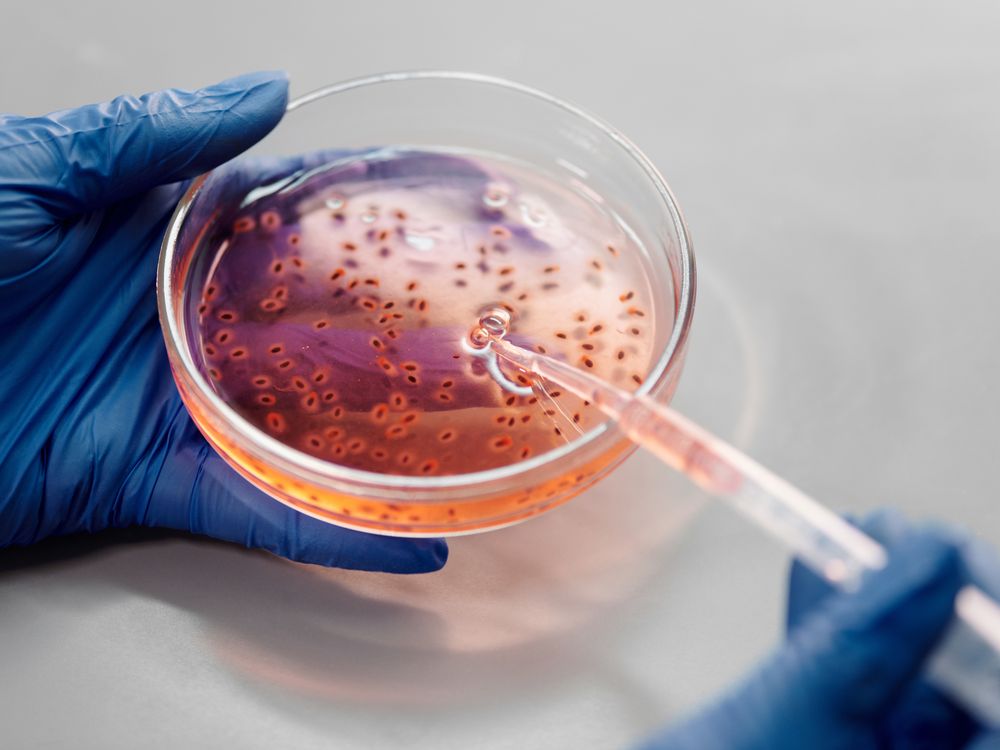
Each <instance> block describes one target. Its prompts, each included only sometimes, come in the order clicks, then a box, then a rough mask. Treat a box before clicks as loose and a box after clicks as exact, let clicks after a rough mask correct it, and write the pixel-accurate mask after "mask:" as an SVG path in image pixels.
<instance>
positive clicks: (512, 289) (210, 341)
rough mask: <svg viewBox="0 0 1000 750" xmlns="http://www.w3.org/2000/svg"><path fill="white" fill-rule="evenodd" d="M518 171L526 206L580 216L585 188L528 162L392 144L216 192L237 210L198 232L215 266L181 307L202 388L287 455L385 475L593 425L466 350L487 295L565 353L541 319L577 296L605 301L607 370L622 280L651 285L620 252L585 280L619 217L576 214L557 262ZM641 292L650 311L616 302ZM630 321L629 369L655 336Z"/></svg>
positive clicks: (559, 324) (575, 351)
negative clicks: (258, 189)
mask: <svg viewBox="0 0 1000 750" xmlns="http://www.w3.org/2000/svg"><path fill="white" fill-rule="evenodd" d="M501 173H502V174H503V178H502V182H503V184H504V185H507V186H511V187H510V190H511V194H510V196H509V198H510V201H511V204H510V205H509V206H507V207H506V208H504V207H501V206H499V205H498V206H492V207H491V206H488V205H487V206H484V203H483V201H484V199H485V200H487V201H490V200H492V201H493V202H495V203H498V202H499V201H498V200H497V199H496V196H495V195H494V194H493V193H492V192H491V191H492V190H493V188H492V187H491V186H492V185H494V184H495V183H496V182H497V179H498V178H497V175H498V174H501ZM514 177H518V178H519V179H514ZM532 180H534V182H533V183H532ZM519 182H524V183H525V184H528V183H531V184H530V185H528V186H529V187H530V189H531V191H532V195H533V196H534V197H533V198H532V200H535V201H537V199H538V198H537V196H538V195H543V197H544V196H548V198H549V201H550V203H553V204H555V203H558V202H559V201H561V202H562V205H563V206H564V208H565V210H566V212H567V215H570V214H572V213H573V212H584V208H582V207H581V205H582V204H581V205H577V203H578V202H579V201H581V200H582V199H581V198H580V197H579V196H575V195H574V194H572V193H570V192H569V191H568V190H566V189H565V188H562V187H559V186H558V185H557V184H556V183H552V182H549V181H547V178H542V177H539V176H538V175H536V174H533V173H531V172H530V171H525V170H524V168H515V167H514V166H512V165H511V164H509V163H506V162H492V161H490V160H488V159H485V158H484V159H481V160H480V159H477V160H475V161H474V160H471V159H468V158H465V157H459V156H453V155H444V154H438V153H431V152H413V151H401V150H386V151H383V152H366V153H364V154H361V155H359V156H358V157H357V158H356V160H355V161H353V162H348V163H344V162H343V161H341V162H335V163H333V164H331V165H329V167H321V166H317V165H313V167H312V170H311V171H309V172H304V173H302V174H301V175H299V176H298V177H297V178H296V179H293V180H286V182H285V183H283V184H288V185H291V187H286V188H283V189H281V190H276V191H271V192H269V193H267V194H266V195H265V196H264V197H263V198H259V199H257V200H244V198H245V197H246V194H244V195H243V196H230V198H231V199H232V201H233V205H238V206H239V207H238V208H236V209H234V208H233V207H232V206H231V205H228V204H227V205H225V206H222V207H220V209H219V211H218V213H217V214H216V215H217V216H220V217H226V220H227V221H228V222H229V223H228V225H227V226H219V227H215V228H214V230H213V231H212V232H206V233H205V235H204V236H205V240H204V242H205V243H206V247H204V248H203V250H204V252H205V253H207V254H209V255H211V257H215V258H216V260H215V262H214V263H213V264H212V271H211V277H210V278H208V279H206V283H205V285H204V288H205V291H204V294H203V296H202V298H201V299H199V300H197V301H196V304H195V305H194V306H193V307H192V313H193V317H192V318H191V320H190V321H189V322H190V324H191V329H192V330H193V331H195V332H196V334H195V335H196V339H197V340H198V343H199V348H200V351H201V352H203V354H204V362H205V364H204V365H203V369H204V371H205V372H206V374H207V375H208V376H209V378H210V379H211V382H212V385H213V387H214V389H215V390H216V391H217V393H218V394H219V395H220V396H221V397H222V398H223V399H224V400H225V401H227V402H228V403H229V404H230V406H232V407H233V408H234V409H235V410H236V411H237V412H239V413H240V414H241V415H242V416H243V417H245V418H246V419H248V420H249V421H250V422H251V423H253V424H254V425H256V426H257V427H259V428H260V429H261V430H263V431H265V432H267V433H268V434H270V435H272V436H274V437H276V438H278V439H280V440H282V441H284V442H286V443H288V444H289V445H291V446H293V447H295V448H297V449H299V450H302V451H304V452H307V453H309V454H311V455H314V456H317V457H319V458H322V459H325V460H329V461H333V462H336V463H341V464H344V465H348V466H352V467H355V468H362V469H368V470H371V471H377V472H383V473H385V472H390V473H402V474H412V475H419V476H427V475H435V474H454V473H461V472H466V471H476V470H483V469H489V468H495V467H498V466H502V465H505V464H509V463H512V462H516V461H519V460H524V459H525V458H527V457H529V456H533V455H537V454H539V453H543V452H545V451H547V450H550V449H552V448H554V447H557V446H558V445H560V444H561V443H563V442H565V440H567V439H570V438H571V437H572V436H574V435H577V434H579V433H580V430H581V429H585V428H586V427H587V426H591V425H593V424H596V423H597V422H599V421H600V417H599V415H597V414H596V413H593V410H590V409H588V408H586V407H583V406H581V405H580V404H577V403H572V404H566V405H565V407H564V408H563V409H561V410H556V409H550V408H549V400H545V399H543V400H539V398H536V397H526V396H521V395H512V394H511V393H509V392H507V391H505V390H503V389H502V388H501V387H500V386H499V385H498V384H497V383H496V382H495V381H494V380H493V378H492V377H491V376H490V375H489V373H488V372H487V370H486V368H485V366H484V364H483V361H482V360H481V359H479V358H474V357H470V356H469V355H468V354H467V353H466V352H465V350H464V349H463V347H462V342H463V340H464V339H465V337H466V336H467V335H468V332H469V329H470V326H471V325H472V324H473V323H475V321H476V320H477V319H478V317H479V315H480V314H481V311H482V310H483V309H487V308H490V307H498V306H499V307H504V308H505V309H507V310H509V311H511V313H512V315H513V317H514V321H515V322H514V326H513V328H512V330H511V339H512V340H515V341H517V342H518V343H521V342H524V343H528V344H530V345H534V344H539V345H544V348H546V350H547V351H549V352H550V353H553V354H555V355H556V356H561V357H563V358H564V359H566V360H567V361H573V358H574V357H579V352H580V350H579V348H578V347H579V342H577V341H575V340H573V339H572V338H567V339H565V340H563V339H560V338H557V337H556V336H555V332H556V331H560V330H572V328H573V326H574V325H575V322H574V321H573V320H572V318H571V316H572V314H573V313H574V311H576V310H578V309H579V306H580V300H581V294H586V295H587V300H588V306H589V307H590V308H591V309H592V310H593V318H594V320H595V321H596V320H597V318H598V317H599V316H600V315H601V314H602V312H603V313H604V315H605V317H606V318H607V320H608V323H609V324H608V325H607V326H601V327H599V328H596V330H594V328H595V327H594V326H592V327H591V331H590V333H588V334H587V337H588V338H587V340H588V341H590V340H593V342H594V343H595V346H594V348H593V349H588V350H586V351H587V355H588V358H589V359H590V361H591V365H589V366H590V367H591V368H593V369H594V371H595V372H598V373H600V371H601V369H602V368H604V367H607V368H608V373H609V376H611V377H613V375H612V373H611V369H610V368H611V366H610V363H611V362H612V358H613V357H614V353H615V352H617V351H621V350H622V347H621V346H619V345H618V344H619V343H620V341H619V339H620V338H622V336H621V335H619V334H618V333H617V327H618V325H617V323H616V320H615V317H614V316H615V315H617V314H619V313H621V312H622V310H620V309H619V308H621V303H620V302H619V301H618V300H617V294H619V293H620V289H621V288H629V289H640V290H641V289H646V288H647V287H648V285H644V284H643V283H641V279H640V280H637V279H636V278H634V277H635V274H636V273H637V269H638V272H641V265H640V263H639V261H638V258H640V256H641V253H640V252H634V253H632V254H634V256H635V259H636V260H635V262H634V263H633V266H632V267H630V268H629V269H626V270H629V273H628V274H625V275H624V278H619V279H617V283H614V284H612V283H609V284H607V285H605V286H604V287H603V288H602V289H595V288H593V285H592V284H591V283H590V282H589V281H588V280H587V279H588V278H589V275H592V274H593V272H594V271H593V267H592V265H591V262H592V261H591V259H590V258H589V257H583V256H581V257H580V258H579V259H578V258H577V255H580V247H581V246H582V245H583V243H584V241H586V242H590V244H592V245H593V246H594V250H593V252H594V254H595V257H596V254H598V253H600V252H602V250H603V248H604V246H605V244H608V243H607V240H606V238H607V237H612V238H614V247H615V248H616V252H617V253H618V254H617V255H616V256H615V258H616V259H617V260H618V262H619V264H621V265H623V268H624V264H622V263H621V261H622V260H623V258H622V257H620V256H626V257H627V255H628V254H629V253H630V252H632V251H634V250H635V248H633V247H632V246H631V245H629V243H628V241H627V239H623V238H622V237H621V236H620V235H619V234H616V232H618V231H619V230H617V228H616V227H617V225H616V224H615V220H614V218H613V217H610V216H606V215H604V214H602V213H600V212H597V213H594V211H593V210H592V209H589V208H588V209H587V211H589V213H586V212H584V213H586V221H582V222H581V223H580V226H579V227H578V229H579V232H578V234H579V237H577V238H576V239H575V240H574V243H573V253H574V255H573V256H571V257H564V253H563V252H562V251H561V249H560V248H561V246H562V243H563V240H562V239H559V244H558V246H557V245H556V244H550V239H551V238H550V237H549V236H548V235H546V233H545V231H544V228H542V229H539V227H536V226H527V225H525V224H523V223H522V222H521V221H520V219H519V217H518V215H517V214H516V212H514V211H513V210H512V206H513V202H514V201H516V199H517V195H516V193H517V189H518V188H517V186H518V184H519ZM264 192H267V191H264ZM220 194H221V193H220ZM574 201H576V202H574ZM582 215H583V213H581V216H582ZM563 218H564V219H565V217H563ZM563 223H564V224H565V225H570V224H571V223H572V222H569V221H565V220H564V222H563ZM595 236H596V237H598V238H599V239H598V240H593V239H592V238H593V237H595ZM603 253H604V254H603V255H601V256H600V257H602V258H603V259H606V258H607V256H608V251H606V250H603ZM621 270H622V269H619V276H621V275H622V274H621V273H620V271H621ZM637 294H638V293H637ZM640 302H641V303H642V304H644V305H647V306H648V305H649V302H648V300H645V301H643V300H630V303H629V304H631V305H636V304H638V303H640ZM199 308H200V310H199ZM195 311H199V312H200V314H194V313H195ZM605 311H606V312H605ZM632 319H633V320H636V318H634V317H633V318H632ZM639 325H640V324H639V323H635V324H630V329H629V330H628V331H627V332H626V333H625V334H624V337H626V338H628V339H629V341H628V344H629V347H630V348H629V352H630V354H629V365H630V367H629V370H628V372H627V373H625V374H624V375H623V376H622V378H623V379H627V380H628V381H629V382H631V375H633V374H634V373H635V372H636V371H637V368H641V366H642V363H643V353H642V351H641V350H642V346H641V345H642V343H643V337H644V336H645V337H647V338H650V337H651V333H652V326H651V325H650V324H649V323H646V322H644V323H643V330H642V331H641V332H640V333H638V334H637V333H633V332H632V330H631V329H632V328H638V327H639ZM602 339H603V340H605V341H607V344H606V345H602V346H596V344H597V343H602V344H603V341H602ZM647 348H648V347H647ZM633 351H634V352H635V354H633V353H632V352H633ZM604 352H606V353H607V357H605V355H604V354H602V353H604ZM209 362H211V364H210V365H209V364H208V363H209ZM616 362H617V361H616ZM618 369H621V368H620V367H619V368H618ZM521 379H522V382H529V381H527V380H526V379H524V378H523V376H522V378H521ZM621 385H623V387H624V386H625V385H626V384H625V383H622V384H621ZM568 400H569V397H568V396H563V397H562V399H560V404H562V402H564V401H568ZM550 411H551V412H552V413H551V414H549V412H550ZM564 412H565V413H569V414H573V415H574V419H575V421H576V422H577V423H579V424H578V425H574V424H573V423H572V422H571V421H570V420H567V419H565V418H563V417H562V416H561V415H562V414H563V413H564ZM455 445H459V446H461V448H462V450H459V451H456V450H455V449H454V446H455Z"/></svg>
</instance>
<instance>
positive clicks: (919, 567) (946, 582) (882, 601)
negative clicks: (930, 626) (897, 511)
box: [844, 528, 963, 625]
mask: <svg viewBox="0 0 1000 750" xmlns="http://www.w3.org/2000/svg"><path fill="white" fill-rule="evenodd" d="M962 583H963V565H962V556H961V550H960V549H959V548H958V547H957V546H956V544H955V542H954V540H953V539H952V538H951V536H950V535H948V534H946V533H944V532H942V531H940V530H937V529H932V528H927V529H918V530H914V531H912V532H909V533H906V534H905V535H904V536H903V537H901V538H899V539H898V540H896V541H895V542H893V543H891V544H890V545H889V561H888V563H887V564H886V566H885V567H884V568H882V569H881V570H877V571H875V572H874V573H872V574H870V575H869V576H868V577H867V579H866V580H865V581H864V582H863V583H862V586H861V589H860V590H859V591H858V592H857V594H856V595H854V596H853V597H845V598H844V601H845V602H849V603H850V607H849V609H850V611H851V617H852V618H858V617H861V618H867V619H870V620H872V621H873V622H874V621H876V620H878V619H879V618H880V617H882V616H883V615H884V614H886V613H888V612H890V611H893V610H895V609H898V608H899V607H900V606H901V605H903V604H904V603H905V602H907V601H908V600H910V599H913V598H919V597H921V596H922V595H924V594H925V593H926V592H928V591H931V590H941V591H946V592H948V591H950V592H951V596H952V598H954V595H955V594H956V593H957V592H958V589H959V588H960V587H961V585H962ZM928 614H930V613H928ZM938 619H940V618H938ZM941 624H942V625H943V622H942V623H941Z"/></svg>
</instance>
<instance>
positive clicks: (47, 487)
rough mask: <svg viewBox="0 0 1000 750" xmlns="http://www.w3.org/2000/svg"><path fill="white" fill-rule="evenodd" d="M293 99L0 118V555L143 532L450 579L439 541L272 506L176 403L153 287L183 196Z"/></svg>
mask: <svg viewBox="0 0 1000 750" xmlns="http://www.w3.org/2000/svg"><path fill="white" fill-rule="evenodd" d="M286 99H287V81H286V79H285V76H284V75H283V74H281V73H257V74H251V75H246V76H241V77H238V78H234V79H230V80H228V81H224V82H223V83H220V84H217V85H215V86H210V87H208V88H205V89H201V90H199V91H195V92H185V91H176V90H173V91H162V92H159V93H154V94H148V95H146V96H143V97H140V98H138V99H136V98H132V97H120V98H118V99H115V100H114V101H112V102H109V103H107V104H100V105H95V106H89V107H82V108H80V109H75V110H68V111H63V112H56V113H54V114H52V115H49V116H48V117H17V116H10V115H7V116H0V403H2V404H3V409H0V546H6V545H12V544H17V545H25V544H31V543H32V542H34V541H37V540H39V539H42V538H43V537H47V536H51V535H57V534H67V533H73V532H79V531H97V530H100V529H104V528H109V527H124V526H132V525H146V526H155V527H166V528H173V529H180V530H184V531H192V532H195V533H199V534H206V535H208V536H212V537H216V538H218V539H223V540H228V541H232V542H237V543H239V544H244V545H246V546H248V547H260V548H263V549H266V550H269V551H271V552H274V553H276V554H279V555H284V556H286V557H289V558H291V559H293V560H297V561H301V562H310V563H318V564H322V565H335V566H340V567H346V568H358V569H363V570H384V571H392V572H400V573H415V572H423V571H430V570H436V569H438V568H440V567H441V566H442V565H443V564H444V562H445V559H446V558H447V547H446V546H445V544H444V542H443V541H438V540H430V541H418V540H410V539H392V538H388V537H381V536H374V535H368V534H362V533H359V532H354V531H348V530H345V529H340V528H337V527H335V526H330V525H328V524H325V523H322V522H320V521H317V520H315V519H312V518H309V517H307V516H304V515H302V514H299V513H297V512H295V511H293V510H291V509H289V508H286V507H285V506H283V505H281V504H279V503H278V502H276V501H274V500H272V499H270V498H268V497H267V496H265V495H264V494H263V493H261V492H260V491H258V490H256V489H255V488H254V487H252V486H251V485H250V484H249V483H248V482H246V481H245V480H243V479H242V478H241V477H239V476H238V475H237V474H236V473H235V472H234V471H232V470H231V469H230V468H229V467H228V466H227V465H226V464H225V463H224V462H223V461H222V459H220V458H219V457H218V456H217V455H216V453H215V452H214V451H213V450H212V449H211V448H210V447H209V446H208V445H207V444H206V442H205V441H204V439H203V438H202V437H201V435H200V433H199V432H198V431H197V429H196V428H195V427H194V425H193V424H192V422H191V420H190V419H189V418H188V415H187V412H186V411H185V410H184V407H183V406H182V404H181V402H180V399H179V397H178V395H177V392H176V390H175V388H174V384H173V381H172V379H171V376H170V371H169V369H168V366H167V359H166V352H165V350H164V346H163V342H162V338H161V335H160V330H159V326H158V324H157V318H156V297H155V292H154V288H153V284H154V279H155V268H156V259H157V253H158V250H159V246H160V240H161V237H162V236H163V231H164V228H165V226H166V222H167V220H168V219H169V217H170V214H171V212H172V210H173V208H174V206H175V205H176V203H177V200H178V198H179V197H180V195H181V193H182V191H183V185H180V184H177V183H178V181H179V180H184V179H186V178H190V177H193V176H195V175H197V174H199V173H201V172H204V171H206V170H208V169H211V168H213V167H215V166H216V165H218V164H220V163H222V162H224V161H226V160H228V159H230V158H232V157H234V156H236V155H237V154H239V153H240V152H241V151H243V150H245V149H247V148H249V147H250V146H251V145H253V144H254V143H255V142H256V141H258V140H259V139H260V138H262V137H263V136H264V135H265V134H267V132H268V131H270V130H271V128H273V127H274V126H275V124H277V122H278V121H279V120H280V119H281V117H282V115H283V114H284V110H285V104H286Z"/></svg>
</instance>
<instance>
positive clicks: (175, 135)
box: [0, 72, 288, 280]
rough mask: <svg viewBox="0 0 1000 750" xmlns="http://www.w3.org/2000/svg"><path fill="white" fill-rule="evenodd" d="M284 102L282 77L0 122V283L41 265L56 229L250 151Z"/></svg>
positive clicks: (256, 76)
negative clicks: (83, 216) (63, 222)
mask: <svg viewBox="0 0 1000 750" xmlns="http://www.w3.org/2000/svg"><path fill="white" fill-rule="evenodd" d="M287 96H288V85H287V79H286V77H285V75H284V73H280V72H265V73H251V74H248V75H243V76H238V77H236V78H231V79H229V80H227V81H223V82H222V83H219V84H215V85H214V86H209V87H207V88H204V89H200V90H197V91H183V90H179V89H169V90H166V91H158V92H155V93H151V94H145V95H143V96H140V97H130V96H122V97H119V98H117V99H114V100H112V101H110V102H107V103H104V104H94V105H90V106H86V107H80V108H78V109H72V110H65V111H60V112H54V113H52V114H50V115H47V116H45V117H13V116H5V117H0V214H2V215H3V217H4V221H3V223H2V225H0V247H3V248H4V252H3V253H2V254H0V280H4V279H13V278H15V277H17V276H19V275H23V274H25V273H27V272H29V271H31V270H32V269H33V268H35V267H36V266H38V265H39V264H41V263H43V262H44V261H45V260H46V259H47V257H48V255H49V254H50V253H51V252H52V251H53V250H54V249H55V248H56V247H57V245H58V244H59V242H60V241H61V239H62V238H63V235H64V232H63V230H62V228H61V227H60V224H59V222H60V221H62V220H68V219H72V218H75V217H80V216H82V215H83V214H87V213H89V212H92V211H95V210H98V209H102V208H105V207H107V206H109V205H111V204H114V203H117V202H119V201H121V200H123V199H125V198H128V197H131V196H134V195H138V194H140V193H142V192H145V191H146V190H149V189H150V188H152V187H155V186H157V185H163V184H166V183H170V182H176V181H178V180H182V179H185V178H188V177H193V176H195V175H197V174H200V173H201V172H204V171H206V170H208V169H211V168H212V167H215V166H217V165H218V164H220V163H221V162H223V161H226V160H227V159H230V158H232V157H233V156H235V155H236V154H238V153H240V152H242V151H244V150H245V149H247V148H249V147H250V146H251V145H253V144H254V143H255V142H256V141H258V140H260V138H261V137H263V136H264V135H265V134H266V133H267V132H268V131H269V130H271V129H272V128H273V127H274V125H275V124H276V123H277V122H278V121H279V120H280V119H281V117H282V115H283V114H284V111H285V105H286V101H287ZM46 220H48V223H47V226H48V230H47V231H40V227H41V226H46ZM91 235H92V233H91ZM87 239H88V240H89V237H88V238H87ZM78 244H86V243H78Z"/></svg>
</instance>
